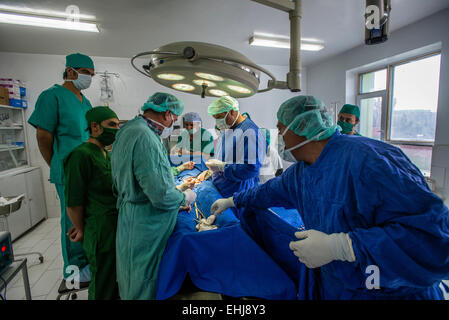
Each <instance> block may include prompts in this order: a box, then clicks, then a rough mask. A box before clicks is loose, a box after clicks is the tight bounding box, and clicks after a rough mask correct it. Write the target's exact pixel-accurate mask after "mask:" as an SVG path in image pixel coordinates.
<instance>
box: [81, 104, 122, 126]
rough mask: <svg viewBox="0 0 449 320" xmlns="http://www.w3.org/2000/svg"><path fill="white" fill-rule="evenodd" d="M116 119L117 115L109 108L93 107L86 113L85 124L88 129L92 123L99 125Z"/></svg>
mask: <svg viewBox="0 0 449 320" xmlns="http://www.w3.org/2000/svg"><path fill="white" fill-rule="evenodd" d="M112 118H117V119H118V117H117V114H116V113H115V112H114V111H112V109H111V108H109V107H103V106H100V107H95V108H92V109H90V110H89V111H87V112H86V120H87V124H88V125H89V127H90V124H91V123H92V122H96V123H98V124H100V123H101V122H102V121H104V120H108V119H112Z"/></svg>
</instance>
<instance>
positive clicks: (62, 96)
mask: <svg viewBox="0 0 449 320" xmlns="http://www.w3.org/2000/svg"><path fill="white" fill-rule="evenodd" d="M90 109H92V106H91V104H90V102H89V100H88V99H87V98H86V97H85V96H84V95H83V101H82V102H81V101H80V100H79V99H78V97H77V96H76V95H75V94H74V93H73V92H72V91H70V90H69V89H67V88H64V87H63V86H61V85H59V84H55V85H54V86H53V87H51V88H49V89H47V90H45V91H43V92H42V93H41V94H40V95H39V98H38V99H37V102H36V106H35V109H34V111H33V113H32V114H31V117H30V118H29V119H28V123H29V124H31V125H32V126H34V127H35V128H37V127H40V128H41V129H44V130H46V131H49V132H51V133H52V134H53V135H54V143H53V158H52V159H51V165H50V182H52V183H55V184H64V167H63V160H64V158H65V157H66V156H67V155H68V154H69V153H70V152H71V151H72V150H73V149H75V148H76V147H77V146H79V145H80V144H81V143H83V142H85V141H86V140H87V139H88V138H89V132H88V131H86V129H87V120H86V118H85V115H86V112H87V111H88V110H90Z"/></svg>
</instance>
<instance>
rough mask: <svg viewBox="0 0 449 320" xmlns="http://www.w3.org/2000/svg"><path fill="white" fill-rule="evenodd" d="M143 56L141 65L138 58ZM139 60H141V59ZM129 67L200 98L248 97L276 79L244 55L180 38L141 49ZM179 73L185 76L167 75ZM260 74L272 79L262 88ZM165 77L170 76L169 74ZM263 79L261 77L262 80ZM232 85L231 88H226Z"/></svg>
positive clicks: (271, 85)
mask: <svg viewBox="0 0 449 320" xmlns="http://www.w3.org/2000/svg"><path fill="white" fill-rule="evenodd" d="M144 56H146V57H147V58H145V61H144V62H143V64H141V65H140V66H138V65H136V62H137V58H141V59H142V57H144ZM140 61H142V60H140ZM131 64H132V66H133V67H134V68H135V69H136V70H137V71H139V72H140V73H142V74H144V75H145V76H148V77H149V78H151V79H153V80H154V81H156V82H157V83H159V84H160V85H162V86H164V87H168V88H171V89H175V90H180V91H183V92H186V93H190V94H195V95H199V96H201V97H202V98H205V97H206V96H208V97H217V96H218V97H220V96H224V95H229V96H231V97H233V98H247V97H251V96H253V95H254V94H256V93H259V92H267V91H270V90H272V89H273V88H274V85H273V84H274V83H275V82H276V78H275V77H274V75H273V74H272V73H270V72H269V71H268V70H266V69H264V68H263V67H261V66H258V65H257V64H255V63H254V62H252V61H251V60H250V59H248V58H247V57H245V56H244V55H243V54H241V53H239V52H237V51H235V50H232V49H229V48H226V47H223V46H220V45H216V44H212V43H205V42H194V41H183V42H174V43H169V44H166V45H163V46H161V47H159V48H157V49H155V50H152V51H146V52H141V53H139V54H137V55H135V56H134V57H133V58H132V59H131ZM163 74H164V75H168V74H170V75H180V76H183V77H184V79H182V80H181V81H176V82H173V81H172V80H167V77H166V76H162V78H161V76H160V75H163ZM261 76H263V77H265V78H268V79H271V80H269V81H271V82H270V83H268V84H267V85H266V86H262V87H261V85H260V84H261V83H260V82H261ZM168 78H172V77H171V76H169V77H168ZM265 78H264V80H265ZM229 86H231V87H229Z"/></svg>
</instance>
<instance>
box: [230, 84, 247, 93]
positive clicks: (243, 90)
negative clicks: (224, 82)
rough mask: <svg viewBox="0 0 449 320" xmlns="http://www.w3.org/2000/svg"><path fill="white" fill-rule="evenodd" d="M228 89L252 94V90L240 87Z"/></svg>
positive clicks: (231, 86)
mask: <svg viewBox="0 0 449 320" xmlns="http://www.w3.org/2000/svg"><path fill="white" fill-rule="evenodd" d="M228 88H229V89H230V90H232V91H235V92H239V93H251V90H250V89H248V88H244V87H240V86H233V85H228Z"/></svg>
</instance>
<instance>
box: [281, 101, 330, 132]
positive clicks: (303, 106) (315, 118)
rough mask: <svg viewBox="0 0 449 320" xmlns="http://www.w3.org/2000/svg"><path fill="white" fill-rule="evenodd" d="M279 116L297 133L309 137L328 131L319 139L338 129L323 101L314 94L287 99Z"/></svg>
mask: <svg viewBox="0 0 449 320" xmlns="http://www.w3.org/2000/svg"><path fill="white" fill-rule="evenodd" d="M277 118H278V120H279V121H280V122H281V123H282V124H284V125H285V126H287V127H288V128H289V129H290V130H291V131H293V132H294V133H295V134H297V135H298V136H301V137H306V138H307V139H312V138H313V137H314V136H316V135H317V134H319V133H321V132H323V131H326V133H324V134H323V135H322V136H320V137H319V138H318V139H317V140H318V141H319V140H325V139H327V138H329V137H330V136H332V135H333V134H334V133H335V131H336V130H337V129H338V126H336V125H334V124H333V123H332V118H331V117H330V116H329V114H328V113H327V112H326V110H325V109H324V108H323V103H322V102H321V101H320V100H319V99H317V98H315V97H313V96H297V97H294V98H291V99H289V100H287V101H285V102H284V103H283V104H282V105H281V106H280V108H279V110H278V113H277Z"/></svg>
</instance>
